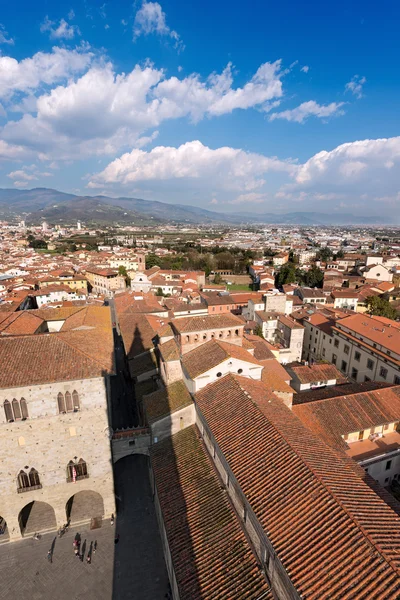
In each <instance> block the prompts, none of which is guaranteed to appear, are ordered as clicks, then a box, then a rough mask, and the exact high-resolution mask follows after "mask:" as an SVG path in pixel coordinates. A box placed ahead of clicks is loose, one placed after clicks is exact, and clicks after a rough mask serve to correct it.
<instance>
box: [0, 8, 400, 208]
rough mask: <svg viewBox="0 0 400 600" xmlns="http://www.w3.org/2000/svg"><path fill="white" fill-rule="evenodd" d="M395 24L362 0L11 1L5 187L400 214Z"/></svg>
mask: <svg viewBox="0 0 400 600" xmlns="http://www.w3.org/2000/svg"><path fill="white" fill-rule="evenodd" d="M21 10H23V11H24V14H25V17H26V18H25V19H24V20H22V21H21V20H20V12H21ZM210 15H211V18H210ZM399 16H400V11H399V9H398V8H396V7H394V6H393V5H392V4H390V3H384V5H383V6H382V10H381V11H380V12H379V13H378V14H377V13H376V11H375V10H374V7H373V6H372V3H367V4H365V3H364V4H361V3H359V2H356V3H354V4H353V5H352V6H351V7H348V6H347V5H345V4H344V3H336V4H335V7H331V8H330V12H328V9H326V8H323V7H320V6H318V5H317V4H316V3H312V5H310V6H308V7H307V8H306V9H304V7H300V6H296V5H294V3H290V2H287V3H285V4H284V5H281V6H280V7H271V6H266V5H265V4H264V3H261V2H255V3H254V5H253V6H252V7H251V8H243V5H241V4H239V3H237V2H234V3H229V5H228V3H226V2H221V3H218V6H214V5H211V3H206V5H204V4H202V5H201V6H200V4H199V3H195V4H190V5H187V4H184V3H181V2H171V1H164V2H160V3H158V2H146V1H145V2H138V3H135V5H134V6H132V4H131V3H130V2H117V3H113V5H112V6H111V4H109V3H108V4H107V3H103V2H88V1H85V2H84V3H83V4H79V3H76V2H68V3H66V2H61V3H59V4H58V5H57V7H55V6H54V7H51V6H50V7H49V5H47V3H45V2H37V3H35V5H30V4H28V3H27V2H23V3H22V5H21V4H19V5H18V6H17V5H16V6H10V7H8V8H7V12H5V13H4V14H3V16H2V20H1V23H2V28H1V29H0V47H1V55H0V102H1V107H0V128H1V134H0V187H2V188H5V187H9V188H12V187H14V188H15V189H30V188H33V187H51V188H56V189H60V190H63V191H65V192H70V193H74V194H78V195H98V194H105V195H108V196H134V197H138V198H144V199H147V200H159V201H163V202H169V203H174V204H180V203H181V204H188V205H191V206H201V207H202V208H207V209H210V210H216V211H220V212H224V213H229V212H249V213H252V212H253V213H263V212H297V211H317V210H318V211H320V212H333V213H335V212H337V213H341V212H343V213H354V214H355V215H367V216H368V215H376V214H382V213H385V214H387V213H388V212H391V213H394V214H395V215H396V214H398V211H399V203H400V187H399V182H398V176H397V175H396V172H397V170H398V163H399V161H400V136H398V135H396V134H398V129H399V128H398V125H399V118H398V114H397V112H398V111H397V107H398V100H399V93H400V86H399V83H398V81H397V80H396V78H395V76H394V73H395V70H396V67H397V56H398V51H399V42H398V41H396V40H397V38H396V22H398V18H399ZM371 39H373V40H375V43H374V44H371ZM338 44H339V45H338Z"/></svg>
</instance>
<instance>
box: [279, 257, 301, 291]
mask: <svg viewBox="0 0 400 600" xmlns="http://www.w3.org/2000/svg"><path fill="white" fill-rule="evenodd" d="M295 281H296V267H295V265H294V264H293V263H289V262H288V263H286V264H285V265H283V267H282V268H281V269H280V271H279V272H278V273H277V274H276V277H275V285H276V287H278V288H280V287H282V286H283V285H285V284H286V283H295Z"/></svg>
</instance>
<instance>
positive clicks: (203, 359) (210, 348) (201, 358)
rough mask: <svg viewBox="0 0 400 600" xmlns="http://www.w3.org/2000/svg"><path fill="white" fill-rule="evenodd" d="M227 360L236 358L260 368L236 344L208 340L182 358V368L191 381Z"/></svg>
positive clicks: (254, 360) (256, 362) (255, 360)
mask: <svg viewBox="0 0 400 600" xmlns="http://www.w3.org/2000/svg"><path fill="white" fill-rule="evenodd" d="M229 358H236V359H237V360H243V361H245V362H248V363H252V364H254V365H257V366H261V365H260V363H259V361H258V360H257V359H256V358H254V356H252V355H251V354H250V352H248V351H247V350H245V349H244V348H241V347H240V346H236V344H228V343H226V342H221V341H219V340H210V341H209V342H206V343H205V344H201V346H199V347H198V348H195V349H194V350H191V351H190V352H188V353H187V354H184V355H183V357H182V366H183V367H184V369H185V371H186V373H187V374H188V375H189V377H190V378H191V379H195V378H196V377H198V376H199V375H201V374H202V373H205V372H206V371H209V369H212V368H213V367H216V366H218V365H219V364H221V363H222V362H224V361H226V360H228V359H229Z"/></svg>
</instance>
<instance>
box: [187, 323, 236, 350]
mask: <svg viewBox="0 0 400 600" xmlns="http://www.w3.org/2000/svg"><path fill="white" fill-rule="evenodd" d="M212 339H215V340H221V341H225V342H229V343H230V344H236V345H237V346H241V345H242V343H243V326H240V325H238V326H234V327H226V328H218V329H215V330H207V331H194V332H191V333H187V334H186V333H183V334H182V335H179V336H177V341H178V344H179V345H180V347H181V351H182V354H186V352H190V351H191V350H194V349H195V348H198V347H199V346H201V345H202V344H204V343H205V342H208V341H210V340H212Z"/></svg>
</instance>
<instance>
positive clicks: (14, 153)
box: [0, 140, 28, 161]
mask: <svg viewBox="0 0 400 600" xmlns="http://www.w3.org/2000/svg"><path fill="white" fill-rule="evenodd" d="M27 155H28V152H27V151H26V150H25V148H22V147H21V146H17V145H14V144H7V142H5V141H4V140H0V160H1V161H3V160H4V161H12V160H19V159H22V158H25V157H26V156H27Z"/></svg>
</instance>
